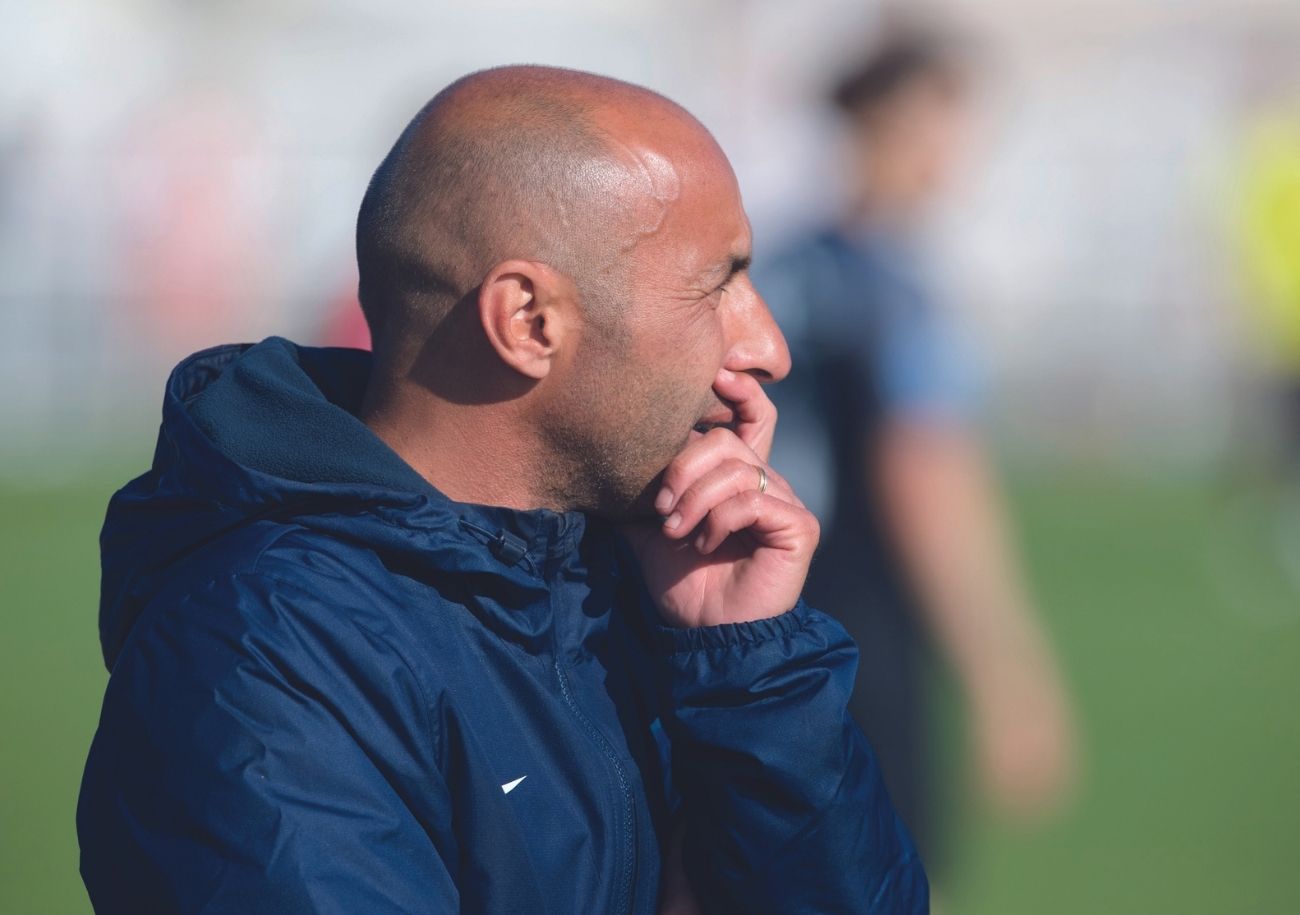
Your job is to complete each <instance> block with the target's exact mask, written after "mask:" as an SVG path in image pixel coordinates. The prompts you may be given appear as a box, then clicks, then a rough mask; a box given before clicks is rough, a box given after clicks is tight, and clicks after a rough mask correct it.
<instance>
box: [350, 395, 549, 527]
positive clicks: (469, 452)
mask: <svg viewBox="0 0 1300 915" xmlns="http://www.w3.org/2000/svg"><path fill="white" fill-rule="evenodd" d="M514 413H515V411H514V410H513V409H512V406H511V404H509V403H499V404H470V405H462V404H455V403H450V402H447V401H443V400H439V399H437V398H436V397H433V396H432V395H429V394H427V393H424V392H416V393H406V394H403V395H397V394H387V395H382V396H373V395H372V394H371V393H370V392H368V393H367V396H366V401H365V403H364V404H363V406H362V410H361V420H362V422H364V423H365V424H366V425H367V426H368V427H369V428H370V430H371V431H372V432H374V433H375V435H377V436H378V437H379V438H380V439H381V440H383V442H384V443H385V444H386V445H388V447H389V448H391V449H393V451H394V452H396V453H397V455H398V456H399V457H400V458H402V460H404V461H406V463H407V464H409V465H410V466H411V467H412V468H414V470H415V471H416V472H417V473H419V474H420V476H422V477H424V479H425V480H427V481H428V482H429V483H430V484H431V485H432V486H433V487H434V488H435V489H437V490H438V491H439V492H441V493H442V494H443V495H445V496H447V497H448V498H449V499H453V500H455V501H457V502H473V503H477V504H480V505H498V506H501V507H503V508H513V509H520V510H527V509H535V508H550V509H554V510H557V511H559V510H562V509H563V506H560V505H558V504H551V503H552V502H553V501H555V500H554V497H553V496H551V495H550V494H549V493H548V492H547V491H546V489H545V487H544V486H543V485H542V478H541V475H540V474H538V472H537V470H538V468H540V467H544V466H546V465H545V463H544V462H545V458H544V456H543V455H542V454H541V453H540V449H539V448H538V447H536V445H535V444H534V443H532V442H531V441H530V440H529V437H528V436H526V435H522V434H520V433H519V430H518V419H517V417H516V416H515V415H514Z"/></svg>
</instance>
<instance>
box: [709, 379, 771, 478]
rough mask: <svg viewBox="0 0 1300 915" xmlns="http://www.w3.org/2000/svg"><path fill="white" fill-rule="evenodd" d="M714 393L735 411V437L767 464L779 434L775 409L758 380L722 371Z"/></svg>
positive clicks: (714, 382) (714, 386) (715, 382)
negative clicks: (774, 438) (775, 437)
mask: <svg viewBox="0 0 1300 915" xmlns="http://www.w3.org/2000/svg"><path fill="white" fill-rule="evenodd" d="M713 390H714V392H715V393H717V395H718V396H719V397H722V398H723V399H725V400H727V401H728V402H730V403H731V404H732V406H734V407H735V410H736V435H737V436H739V438H740V440H741V441H742V442H744V443H745V444H746V445H748V446H749V447H750V449H751V450H752V451H753V452H754V453H755V454H757V455H758V456H759V457H760V458H762V459H763V461H764V462H766V461H767V459H768V457H769V456H770V455H771V453H772V437H773V436H774V435H775V434H776V407H775V406H774V405H773V404H772V401H771V400H770V399H769V398H768V396H767V392H765V391H764V390H763V386H762V385H761V384H759V383H758V379H757V378H755V377H754V376H753V375H750V374H749V373H747V372H732V371H729V370H727V369H719V370H718V374H717V376H716V377H715V378H714V381H713Z"/></svg>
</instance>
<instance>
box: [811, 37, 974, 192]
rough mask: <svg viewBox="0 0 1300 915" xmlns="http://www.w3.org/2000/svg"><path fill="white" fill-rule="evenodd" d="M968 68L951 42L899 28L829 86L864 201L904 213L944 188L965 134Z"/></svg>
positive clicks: (956, 47) (946, 39)
mask: <svg viewBox="0 0 1300 915" xmlns="http://www.w3.org/2000/svg"><path fill="white" fill-rule="evenodd" d="M966 67H967V62H966V60H965V58H964V56H963V53H962V52H961V51H960V50H959V48H958V46H957V45H956V43H955V42H954V41H953V40H951V39H948V38H946V37H943V36H941V35H939V34H938V33H932V32H927V31H923V30H920V29H910V30H900V31H898V32H896V33H893V34H890V35H888V36H886V38H885V39H884V40H883V41H881V42H880V43H879V44H878V45H877V46H876V48H875V49H874V50H873V51H872V52H871V53H869V54H868V55H866V57H865V58H864V59H863V61H862V63H861V64H860V65H859V66H858V67H857V68H855V69H854V70H853V71H852V72H850V73H848V74H847V75H846V76H845V77H844V78H843V79H842V80H841V81H840V82H839V83H838V84H837V85H836V86H835V87H834V89H833V90H832V92H831V101H832V102H833V103H834V105H835V107H836V108H837V109H839V111H840V112H841V113H842V114H843V115H844V116H845V118H846V120H847V121H848V123H849V125H850V127H851V129H852V131H853V139H854V141H855V145H854V159H855V161H854V167H855V169H856V170H857V171H858V175H857V177H858V179H859V181H860V182H861V184H862V185H863V187H862V191H863V193H864V194H865V196H866V198H867V200H868V203H869V205H871V206H875V207H879V208H885V209H890V210H895V211H898V212H902V213H904V214H905V213H906V211H909V210H912V209H915V208H917V207H920V206H922V205H924V204H925V203H926V202H927V201H928V200H929V198H931V197H933V196H934V195H935V194H936V193H937V192H938V191H940V190H942V188H943V186H944V184H945V183H946V181H947V180H948V178H949V177H950V175H951V173H952V171H953V170H954V168H955V166H956V164H957V160H958V156H959V153H960V152H961V149H962V146H963V141H964V139H965V137H964V133H965V129H966V124H965V116H966V104H965V103H966V91H967V87H968V83H969V77H968V75H967V72H966Z"/></svg>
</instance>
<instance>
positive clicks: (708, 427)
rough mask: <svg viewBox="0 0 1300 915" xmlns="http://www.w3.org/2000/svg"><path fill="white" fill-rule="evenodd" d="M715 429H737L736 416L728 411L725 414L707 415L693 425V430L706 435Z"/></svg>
mask: <svg viewBox="0 0 1300 915" xmlns="http://www.w3.org/2000/svg"><path fill="white" fill-rule="evenodd" d="M713 429H730V430H731V431H732V432H735V431H736V418H735V416H734V414H732V413H731V412H730V411H728V413H727V415H725V416H706V417H705V418H704V419H702V420H700V421H699V422H697V423H696V424H695V425H694V426H692V427H691V432H693V433H695V434H697V435H705V434H706V433H708V432H710V431H712V430H713Z"/></svg>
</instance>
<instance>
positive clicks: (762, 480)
mask: <svg viewBox="0 0 1300 915" xmlns="http://www.w3.org/2000/svg"><path fill="white" fill-rule="evenodd" d="M765 492H767V468H765V467H764V466H763V465H761V464H760V465H759V467H758V494H759V495H760V496H761V495H762V494H763V493H765Z"/></svg>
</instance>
